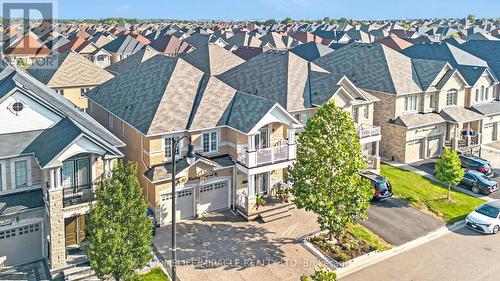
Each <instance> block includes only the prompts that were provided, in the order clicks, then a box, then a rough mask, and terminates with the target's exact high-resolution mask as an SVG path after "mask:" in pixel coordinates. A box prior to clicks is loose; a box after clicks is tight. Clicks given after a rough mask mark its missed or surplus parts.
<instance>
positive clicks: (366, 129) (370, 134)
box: [357, 124, 382, 171]
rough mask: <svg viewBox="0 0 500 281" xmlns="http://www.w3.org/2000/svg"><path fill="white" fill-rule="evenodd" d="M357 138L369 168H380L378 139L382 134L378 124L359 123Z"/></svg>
mask: <svg viewBox="0 0 500 281" xmlns="http://www.w3.org/2000/svg"><path fill="white" fill-rule="evenodd" d="M357 130H358V138H359V142H360V143H361V149H362V151H363V158H364V159H365V161H366V168H367V169H369V170H376V171H378V170H380V154H379V153H380V140H381V139H382V134H381V131H380V126H372V125H368V124H361V125H360V126H359V127H358V129H357Z"/></svg>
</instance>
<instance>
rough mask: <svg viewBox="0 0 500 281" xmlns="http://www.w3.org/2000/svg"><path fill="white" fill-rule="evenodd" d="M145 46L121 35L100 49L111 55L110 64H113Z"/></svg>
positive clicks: (128, 36)
mask: <svg viewBox="0 0 500 281" xmlns="http://www.w3.org/2000/svg"><path fill="white" fill-rule="evenodd" d="M145 46H146V45H145V44H144V43H142V42H141V41H139V40H137V39H135V38H134V37H132V36H130V35H122V36H118V37H116V38H115V39H113V41H111V42H109V43H108V44H106V45H104V46H102V48H103V49H104V50H106V51H107V52H108V53H110V54H111V63H112V64H113V63H115V62H118V61H120V60H122V59H124V58H126V57H128V56H131V55H133V54H135V53H136V52H137V51H139V50H141V49H143V48H145Z"/></svg>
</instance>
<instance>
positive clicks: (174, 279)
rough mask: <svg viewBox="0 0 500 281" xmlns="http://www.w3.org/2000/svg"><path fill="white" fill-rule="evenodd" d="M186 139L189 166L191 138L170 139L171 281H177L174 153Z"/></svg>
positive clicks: (191, 154)
mask: <svg viewBox="0 0 500 281" xmlns="http://www.w3.org/2000/svg"><path fill="white" fill-rule="evenodd" d="M184 138H186V139H188V140H189V144H188V152H187V154H186V160H187V162H188V164H189V165H191V164H193V163H194V160H195V156H194V149H193V144H192V143H191V137H188V136H183V137H181V138H178V139H175V138H172V281H177V272H176V271H177V249H176V237H175V236H176V231H177V229H176V225H175V222H176V211H177V207H176V205H177V204H176V201H177V200H176V199H177V198H176V194H175V177H176V174H177V172H176V171H175V164H176V163H175V161H176V160H175V152H176V151H177V146H178V145H179V142H180V141H181V140H182V139H184Z"/></svg>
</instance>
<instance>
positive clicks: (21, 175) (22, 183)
mask: <svg viewBox="0 0 500 281" xmlns="http://www.w3.org/2000/svg"><path fill="white" fill-rule="evenodd" d="M14 180H15V186H16V188H21V187H27V186H28V161H27V160H19V161H15V162H14Z"/></svg>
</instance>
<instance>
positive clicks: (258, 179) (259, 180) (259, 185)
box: [255, 173, 269, 195]
mask: <svg viewBox="0 0 500 281" xmlns="http://www.w3.org/2000/svg"><path fill="white" fill-rule="evenodd" d="M268 175H269V173H261V174H257V175H255V194H264V195H266V194H267V191H268V190H269V189H268V185H269V179H268Z"/></svg>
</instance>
